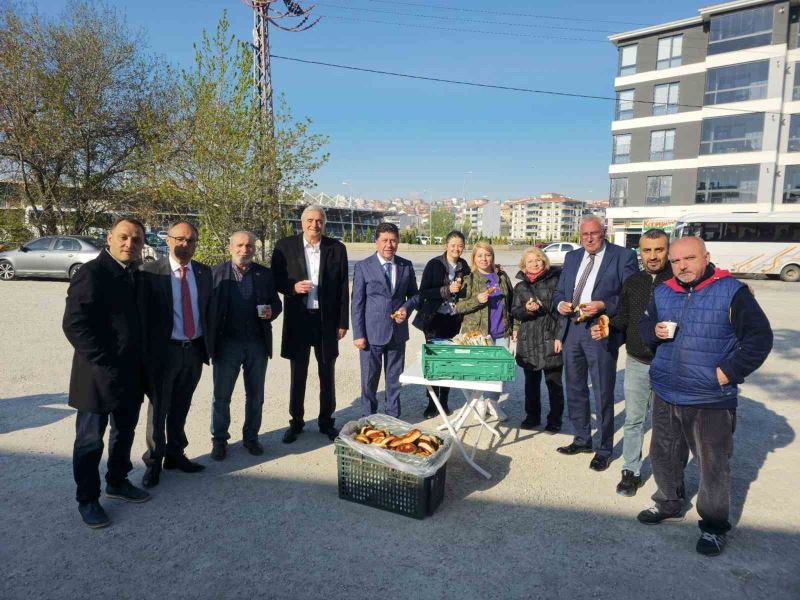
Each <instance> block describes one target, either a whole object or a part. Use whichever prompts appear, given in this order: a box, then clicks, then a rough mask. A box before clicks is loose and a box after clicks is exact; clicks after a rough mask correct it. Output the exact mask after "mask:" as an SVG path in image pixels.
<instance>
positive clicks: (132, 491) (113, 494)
mask: <svg viewBox="0 0 800 600" xmlns="http://www.w3.org/2000/svg"><path fill="white" fill-rule="evenodd" d="M106 496H108V497H109V498H116V499H117V500H125V502H147V501H148V500H150V494H148V493H147V492H145V491H144V490H140V489H139V488H137V487H136V486H135V485H133V484H132V483H131V482H130V481H128V480H127V479H126V480H125V481H123V482H122V483H120V484H119V485H111V484H107V485H106Z"/></svg>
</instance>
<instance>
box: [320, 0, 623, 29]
mask: <svg viewBox="0 0 800 600" xmlns="http://www.w3.org/2000/svg"><path fill="white" fill-rule="evenodd" d="M314 5H315V6H327V7H330V8H340V9H343V10H352V11H357V12H373V13H381V14H385V15H396V16H399V17H419V18H423V19H435V20H437V21H460V22H463V23H481V24H483V25H502V26H507V27H527V28H532V29H561V30H565V31H586V32H590V33H614V31H612V30H610V29H587V28H581V27H561V26H558V25H550V24H542V25H534V24H532V23H509V22H502V21H486V20H485V19H464V18H459V17H450V16H447V17H442V16H439V15H423V14H420V13H404V12H397V11H395V10H381V9H376V8H361V7H356V6H342V5H341V4H331V3H329V2H315V3H314ZM493 14H497V13H493Z"/></svg>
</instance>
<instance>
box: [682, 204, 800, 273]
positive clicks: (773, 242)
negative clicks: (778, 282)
mask: <svg viewBox="0 0 800 600" xmlns="http://www.w3.org/2000/svg"><path fill="white" fill-rule="evenodd" d="M687 235H694V236H697V237H699V238H701V239H703V240H704V241H705V243H706V247H707V248H708V251H709V253H710V254H711V261H712V262H713V263H714V264H715V265H716V266H718V267H719V268H721V269H727V270H729V271H731V272H732V273H750V274H764V275H779V276H780V278H781V279H782V280H783V281H800V212H794V213H779V212H772V213H728V214H690V215H685V216H683V217H680V218H679V219H678V222H677V223H676V224H675V228H674V229H673V231H672V239H673V240H674V239H677V238H679V237H684V236H687Z"/></svg>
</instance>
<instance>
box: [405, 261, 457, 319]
mask: <svg viewBox="0 0 800 600" xmlns="http://www.w3.org/2000/svg"><path fill="white" fill-rule="evenodd" d="M469 273H470V269H469V265H468V264H467V261H465V260H464V259H463V258H459V259H458V262H457V263H456V278H459V277H461V278H462V279H463V278H464V277H466V276H467V275H469ZM449 288H450V278H449V276H448V271H447V254H442V255H441V256H435V257H433V258H432V259H430V260H429V261H428V264H427V265H425V270H424V271H422V281H421V282H420V285H419V297H420V301H421V302H420V304H419V305H418V308H417V314H416V315H415V317H414V320H413V321H412V325H414V327H416V328H417V329H421V330H422V331H424V332H426V333H427V332H428V331H429V330H430V325H431V321H432V320H433V317H434V315H436V314H437V313H436V311H437V310H439V307H440V306H441V305H442V303H443V302H449V301H454V300H455V299H456V296H454V295H453V294H451V293H450V289H449ZM441 316H442V317H444V318H447V319H453V321H454V323H453V326H454V329H455V333H458V329H459V327H460V326H461V319H462V317H461V315H451V316H446V315H441ZM453 335H455V334H453Z"/></svg>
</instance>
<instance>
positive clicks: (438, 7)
mask: <svg viewBox="0 0 800 600" xmlns="http://www.w3.org/2000/svg"><path fill="white" fill-rule="evenodd" d="M367 2H377V3H380V4H392V5H402V6H414V7H417V8H430V9H434V10H452V11H459V12H471V13H481V14H492V15H502V16H507V17H530V18H533V19H553V20H556V21H583V22H586V23H609V24H611V25H650V23H632V22H630V21H603V20H601V19H582V18H579V17H558V16H550V15H536V14H531V13H519V12H503V11H499V10H487V9H481V8H463V7H457V6H442V5H441V4H423V3H421V2H398V1H397V0H367Z"/></svg>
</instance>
